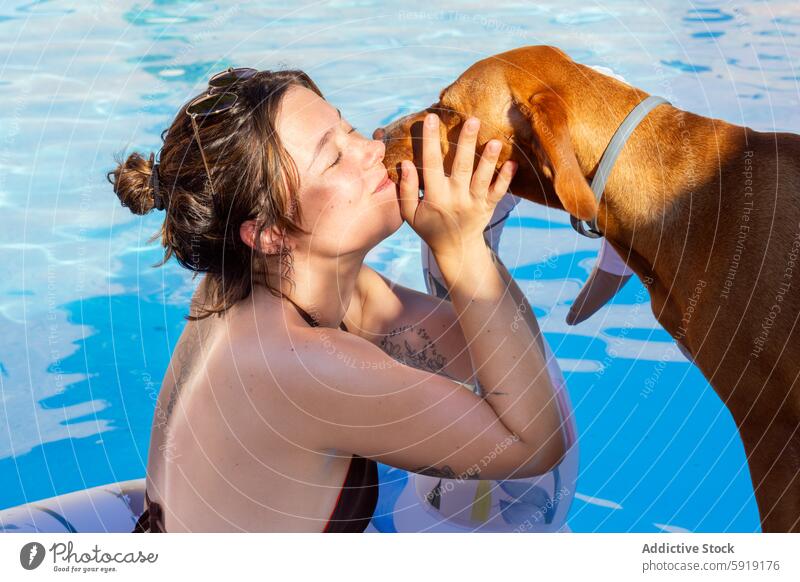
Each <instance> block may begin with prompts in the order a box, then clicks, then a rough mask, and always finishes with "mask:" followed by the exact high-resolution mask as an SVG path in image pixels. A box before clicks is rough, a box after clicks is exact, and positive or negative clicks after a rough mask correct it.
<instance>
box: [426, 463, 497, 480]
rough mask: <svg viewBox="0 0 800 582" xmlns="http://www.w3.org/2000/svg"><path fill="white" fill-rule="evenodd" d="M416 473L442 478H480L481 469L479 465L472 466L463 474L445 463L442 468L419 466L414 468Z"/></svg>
mask: <svg viewBox="0 0 800 582" xmlns="http://www.w3.org/2000/svg"><path fill="white" fill-rule="evenodd" d="M413 472H414V473H419V474H420V475H427V476H428V477H439V478H440V479H480V478H481V477H480V470H479V469H478V467H472V468H470V469H468V470H467V471H464V473H462V474H461V475H457V474H456V472H455V471H453V469H452V468H451V467H450V465H444V466H443V467H442V468H441V469H440V468H438V467H433V466H431V467H425V466H422V467H417V468H416V469H414V470H413Z"/></svg>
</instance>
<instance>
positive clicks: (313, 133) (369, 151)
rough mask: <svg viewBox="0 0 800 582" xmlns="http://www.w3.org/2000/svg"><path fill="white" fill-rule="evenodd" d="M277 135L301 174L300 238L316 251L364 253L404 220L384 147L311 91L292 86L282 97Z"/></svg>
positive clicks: (324, 252)
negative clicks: (302, 232) (307, 234)
mask: <svg viewBox="0 0 800 582" xmlns="http://www.w3.org/2000/svg"><path fill="white" fill-rule="evenodd" d="M276 128H277V132H278V137H279V139H280V140H281V143H282V145H283V147H284V148H285V149H286V151H287V152H288V153H289V155H290V156H291V157H292V160H293V161H294V163H295V165H296V166H297V172H298V175H299V178H300V191H299V192H298V197H299V200H300V206H301V207H302V209H303V225H302V226H303V227H304V228H306V229H307V230H309V231H311V233H312V235H311V236H310V238H308V239H306V240H304V241H303V243H302V244H303V245H308V248H309V249H313V252H314V253H315V254H323V255H326V256H332V257H338V256H341V255H343V254H346V253H348V252H353V251H356V252H359V251H368V250H369V249H371V248H372V247H374V246H375V245H376V244H378V243H379V242H380V241H382V240H383V239H385V238H386V237H387V236H389V235H391V234H392V233H393V232H395V231H396V230H397V229H398V228H400V226H401V225H402V223H403V219H402V217H401V216H400V207H399V205H398V201H397V186H396V185H395V183H394V182H392V181H390V180H389V179H388V174H387V172H386V168H385V167H384V166H383V163H382V162H383V156H384V153H385V146H384V144H383V142H382V141H379V140H371V139H367V138H365V137H364V136H363V135H361V134H360V133H358V132H357V131H355V130H354V129H353V127H352V126H351V125H350V124H349V123H348V122H347V120H345V119H342V118H341V117H340V114H339V111H338V110H337V109H336V108H335V107H333V106H332V105H331V104H330V103H328V102H327V101H325V100H324V99H323V98H321V97H320V96H319V95H317V94H316V93H314V92H313V91H311V90H309V89H306V88H305V87H300V86H293V87H291V88H290V89H288V90H287V92H286V94H285V95H284V96H283V98H282V99H281V105H280V109H279V112H278V117H277V120H276Z"/></svg>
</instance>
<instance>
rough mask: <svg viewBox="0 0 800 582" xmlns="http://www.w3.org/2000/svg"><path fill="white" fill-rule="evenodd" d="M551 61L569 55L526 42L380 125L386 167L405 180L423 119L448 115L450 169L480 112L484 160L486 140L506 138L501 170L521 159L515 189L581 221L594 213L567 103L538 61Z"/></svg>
mask: <svg viewBox="0 0 800 582" xmlns="http://www.w3.org/2000/svg"><path fill="white" fill-rule="evenodd" d="M547 59H550V60H552V59H560V60H564V59H567V60H569V57H567V56H566V55H565V54H564V53H563V52H561V51H560V50H558V49H555V48H552V47H524V48H521V49H516V50H514V51H510V52H508V53H503V54H501V55H497V56H494V57H490V58H488V59H484V60H482V61H479V62H477V63H475V64H474V65H472V66H471V67H470V68H469V69H467V70H466V71H465V72H464V73H463V74H462V75H461V76H460V77H459V78H458V79H456V81H455V82H453V83H452V84H451V85H449V86H448V87H445V88H444V89H443V90H442V91H441V93H440V94H439V100H438V101H437V102H436V103H434V104H432V105H431V106H430V107H428V108H426V109H425V110H423V111H419V112H417V113H412V114H411V115H407V116H405V117H403V118H401V119H398V120H397V121H395V122H394V123H392V124H390V125H388V126H387V127H385V128H379V129H377V130H375V133H374V134H373V137H375V138H376V139H383V140H384V142H385V143H386V156H385V158H384V165H385V166H386V168H387V170H388V171H389V176H390V177H391V179H392V180H394V181H397V179H398V171H399V168H400V162H401V161H402V160H412V161H413V162H414V164H415V165H416V167H417V168H418V169H421V167H422V121H423V119H424V118H425V115H426V114H427V113H430V112H433V113H436V114H438V115H439V118H440V119H441V123H440V124H439V130H440V132H441V144H442V154H443V158H444V166H445V172H446V173H449V171H450V168H451V166H452V163H453V158H454V156H455V150H456V144H457V142H458V135H459V133H460V131H461V127H462V126H463V124H464V122H465V121H466V120H467V119H468V118H469V117H471V116H474V117H477V118H479V119H480V120H481V128H480V132H479V134H478V140H477V148H476V158H475V162H476V163H477V161H478V156H479V155H480V153H481V151H482V150H483V146H484V145H485V144H486V143H487V142H488V141H489V140H491V139H498V140H500V142H501V143H502V144H503V147H502V150H501V152H500V157H499V159H498V161H497V168H498V169H499V168H500V166H501V165H502V164H503V163H504V162H505V161H506V160H509V159H511V160H514V161H516V162H517V163H518V164H519V168H518V170H517V173H516V175H515V177H514V181H513V182H512V184H511V191H512V192H513V193H514V194H516V195H517V196H520V197H522V198H526V199H528V200H531V201H533V202H538V203H541V204H546V205H548V206H553V207H556V208H563V209H564V210H566V211H567V212H569V213H570V214H572V215H574V216H576V217H578V218H581V219H585V220H588V219H590V218H593V217H594V216H595V214H596V212H597V203H596V201H595V197H594V195H593V194H592V191H591V189H590V188H589V186H588V184H587V182H586V179H585V177H584V175H583V173H582V172H581V169H580V166H579V165H578V161H577V159H576V157H575V152H574V150H573V145H572V141H571V139H570V134H569V124H568V115H567V109H566V106H565V104H564V103H563V101H562V100H561V99H559V97H558V94H557V92H556V90H555V88H554V87H553V86H552V85H551V84H550V83H548V82H545V77H544V76H542V75H540V74H537V67H539V68H545V69H547V70H548V71H551V70H553V69H554V67H553V66H552V63H550V62H546V63H545V60H547ZM569 62H570V63H571V62H572V61H571V60H569ZM543 63H544V64H543ZM420 184H421V185H422V175H421V171H420Z"/></svg>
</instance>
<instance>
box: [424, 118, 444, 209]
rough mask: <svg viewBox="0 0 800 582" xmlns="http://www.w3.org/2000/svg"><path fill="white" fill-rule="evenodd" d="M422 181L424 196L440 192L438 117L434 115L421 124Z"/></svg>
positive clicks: (440, 163)
mask: <svg viewBox="0 0 800 582" xmlns="http://www.w3.org/2000/svg"><path fill="white" fill-rule="evenodd" d="M422 179H423V180H424V181H425V194H429V193H431V192H440V191H441V188H442V186H443V184H444V167H443V162H442V143H441V138H440V136H439V116H438V115H436V114H435V113H429V114H428V115H426V116H425V121H424V122H423V124H422ZM434 196H436V194H434Z"/></svg>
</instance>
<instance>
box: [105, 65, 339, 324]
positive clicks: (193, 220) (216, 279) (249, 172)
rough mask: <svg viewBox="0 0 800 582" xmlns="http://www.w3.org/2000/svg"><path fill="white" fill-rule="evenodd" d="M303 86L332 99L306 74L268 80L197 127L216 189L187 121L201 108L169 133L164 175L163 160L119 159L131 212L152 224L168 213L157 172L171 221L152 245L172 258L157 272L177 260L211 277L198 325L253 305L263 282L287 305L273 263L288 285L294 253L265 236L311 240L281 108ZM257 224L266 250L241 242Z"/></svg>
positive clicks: (112, 176)
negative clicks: (280, 130) (157, 211)
mask: <svg viewBox="0 0 800 582" xmlns="http://www.w3.org/2000/svg"><path fill="white" fill-rule="evenodd" d="M298 85H299V86H301V87H305V88H307V89H310V90H312V91H314V92H315V93H316V94H318V95H319V96H320V97H322V96H323V95H322V92H321V91H320V90H319V88H318V87H317V86H316V84H315V83H314V82H313V81H312V80H311V79H310V78H309V77H308V75H306V74H305V73H304V72H303V71H299V70H285V71H260V72H258V73H257V74H255V75H253V76H252V77H250V78H248V79H246V80H243V81H240V82H238V83H236V85H235V86H234V87H233V88H231V89H229V91H233V92H235V93H236V94H237V95H238V99H237V101H236V104H235V105H234V106H233V107H232V108H231V109H229V110H227V111H223V112H220V113H216V114H213V115H209V116H205V117H199V116H198V117H196V118H195V121H196V122H197V126H198V132H199V134H200V141H201V143H202V146H203V153H204V154H205V158H206V160H207V162H208V167H209V170H210V172H211V180H213V184H210V183H209V178H208V175H207V172H206V169H205V166H204V165H203V158H202V157H201V153H200V150H199V148H198V144H197V140H196V139H195V136H194V131H193V128H192V121H191V118H190V117H189V116H188V115H187V114H186V108H187V107H188V105H189V103H190V102H191V100H190V101H189V102H187V103H185V104H184V105H183V106H182V107H181V108H180V110H179V112H178V114H177V116H176V117H175V119H174V120H173V122H172V124H171V125H170V127H169V128H168V129H167V130H165V131H164V132H163V133H162V135H161V137H162V141H163V146H162V148H161V151H160V154H159V160H158V164H157V165H156V160H155V155H154V154H150V156H149V157H147V158H145V156H143V155H141V154H139V153H137V152H134V153H132V154H130V155H129V156H128V157H127V159H125V160H124V161H123V160H122V156H117V158H116V161H117V167H116V169H114V170H113V171H111V172H109V173H108V175H107V178H108V180H109V182H111V183H112V184H113V185H114V192H115V193H116V195H117V196H118V197H119V199H120V202H121V203H122V205H123V206H126V207H127V208H128V209H129V210H130V211H131V212H133V213H134V214H140V215H141V214H147V213H148V212H150V211H151V210H153V209H154V208H157V207H158V205H157V200H156V199H155V197H154V184H153V182H154V180H153V167H154V165H156V168H157V170H156V171H157V175H156V176H155V178H156V181H157V187H158V191H159V194H160V196H161V198H162V200H163V202H162V204H163V206H164V209H165V211H166V216H165V218H164V223H163V224H162V226H161V229H160V231H159V232H157V233H156V234H155V235H154V236H153V238H151V239H150V241H151V242H152V241H154V240H156V239H158V238H159V236H160V238H161V243H162V246H163V247H164V249H165V253H164V258H163V260H161V261H160V262H159V263H157V264H156V265H154V266H161V265H163V264H164V263H166V262H167V261H168V260H169V258H170V257H171V256H174V257H175V258H176V260H177V261H178V263H180V264H181V265H182V266H184V267H186V268H187V269H190V270H191V271H194V272H195V273H205V274H206V279H207V281H206V283H207V301H206V304H205V305H204V306H202V307H200V308H199V311H198V313H199V315H198V316H191V315H190V316H187V317H186V319H188V320H190V321H192V320H199V319H204V318H206V317H208V316H210V315H214V314H216V315H219V316H222V315H223V314H224V312H225V311H227V310H228V309H229V308H230V307H232V306H233V305H234V304H236V303H237V302H238V301H241V300H242V299H245V298H246V297H248V296H249V295H250V293H251V292H252V289H253V285H254V284H258V282H259V281H260V280H261V276H262V275H263V284H264V285H265V286H266V287H267V288H268V289H269V291H270V292H271V293H272V294H273V295H274V296H276V297H281V296H283V294H282V293H281V291H280V290H279V289H276V288H274V287H272V286H271V285H270V284H269V282H268V278H267V276H266V275H267V273H268V261H269V257H277V259H278V265H279V268H280V271H281V272H280V277H281V278H286V279H288V273H289V272H290V271H291V268H292V255H291V252H290V250H289V249H288V248H286V247H285V246H284V245H280V248H278V249H274V248H270V249H264V248H262V246H261V242H260V237H259V236H258V234H259V233H261V232H262V231H263V230H264V229H266V228H268V227H270V226H273V225H274V226H276V227H277V229H278V232H280V233H283V235H284V236H285V235H286V234H290V233H291V234H297V233H304V234H309V233H308V232H307V231H306V230H304V229H303V228H302V227H301V226H300V224H301V222H302V213H301V210H300V206H299V203H298V199H297V190H298V187H299V176H298V173H297V168H296V166H295V164H294V162H293V160H292V159H291V157H290V156H289V154H288V153H287V152H286V150H285V149H284V148H283V146H282V145H281V143H280V140H279V139H278V134H277V132H276V131H275V123H276V118H277V115H278V111H279V106H280V101H281V98H282V97H283V96H284V95H285V94H286V92H287V90H288V89H289V88H290V87H292V86H298ZM212 186H213V192H215V193H216V195H214V194H213V193H212ZM248 220H254V221H255V224H256V233H257V236H256V237H255V241H254V244H255V246H256V249H253V248H252V247H250V246H249V245H247V244H245V243H244V242H243V241H242V239H241V237H240V235H239V230H240V227H241V225H242V224H243V223H244V222H246V221H248Z"/></svg>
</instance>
